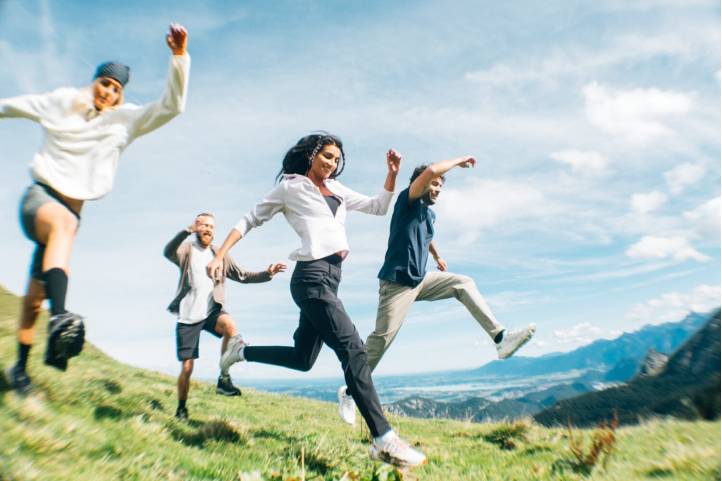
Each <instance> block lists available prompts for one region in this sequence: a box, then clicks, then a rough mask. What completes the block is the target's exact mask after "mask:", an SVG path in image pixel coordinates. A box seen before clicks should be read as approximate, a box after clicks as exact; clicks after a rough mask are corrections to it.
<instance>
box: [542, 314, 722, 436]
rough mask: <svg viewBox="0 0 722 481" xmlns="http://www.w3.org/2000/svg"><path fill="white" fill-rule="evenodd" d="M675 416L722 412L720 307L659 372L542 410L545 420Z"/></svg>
mask: <svg viewBox="0 0 722 481" xmlns="http://www.w3.org/2000/svg"><path fill="white" fill-rule="evenodd" d="M659 415H671V416H675V417H681V418H685V419H695V418H699V417H702V418H705V419H713V418H717V417H719V415H720V311H719V310H717V312H716V313H715V314H713V315H712V316H711V317H710V318H709V319H708V321H707V322H706V323H705V325H704V327H702V328H701V329H700V330H699V331H698V332H697V333H695V334H694V335H693V336H692V337H691V338H690V339H689V340H688V341H687V342H685V343H684V344H683V345H682V346H681V347H680V348H679V349H677V350H676V351H675V352H674V354H673V355H672V356H671V357H670V358H669V360H668V361H667V362H666V364H665V365H664V367H662V368H661V369H660V368H659V365H657V373H656V374H655V373H654V372H652V374H651V375H649V374H648V375H641V376H637V377H636V378H634V379H632V380H631V381H630V382H628V383H626V384H624V385H621V386H617V387H613V388H610V389H605V390H602V391H599V392H592V393H587V394H584V395H581V396H578V397H575V398H573V399H568V400H563V401H560V402H558V403H556V404H555V405H554V406H553V407H551V408H549V409H547V410H545V411H543V412H541V413H539V414H537V415H536V416H534V419H535V420H536V421H537V422H539V423H541V424H544V425H553V424H565V423H567V422H571V423H572V424H574V425H580V426H585V425H592V424H597V423H599V422H601V421H605V420H606V421H609V420H611V419H612V418H613V417H615V416H616V417H617V418H618V419H619V421H620V423H623V424H633V423H637V422H639V420H640V419H643V418H646V417H650V416H659Z"/></svg>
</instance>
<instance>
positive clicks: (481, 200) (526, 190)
mask: <svg viewBox="0 0 722 481" xmlns="http://www.w3.org/2000/svg"><path fill="white" fill-rule="evenodd" d="M550 209H551V205H550V204H549V203H548V201H547V199H545V197H544V194H543V193H542V192H541V191H540V190H538V189H537V188H536V187H534V186H531V185H528V184H524V183H521V182H507V181H500V180H481V179H478V180H474V181H473V182H471V183H470V184H469V185H468V186H467V187H466V188H461V189H449V190H448V191H445V192H444V193H443V198H442V199H441V202H440V203H439V207H438V210H439V215H440V216H443V218H444V221H445V222H449V224H450V226H451V227H452V228H455V229H456V230H458V231H460V232H461V233H462V237H461V238H460V241H461V242H462V243H471V242H473V241H474V240H476V238H477V237H478V235H479V234H480V232H481V230H483V229H486V228H489V227H492V226H494V225H495V224H497V223H499V222H504V223H509V222H510V221H514V220H519V219H522V218H538V217H539V216H542V215H545V214H546V213H547V212H548V210H550Z"/></svg>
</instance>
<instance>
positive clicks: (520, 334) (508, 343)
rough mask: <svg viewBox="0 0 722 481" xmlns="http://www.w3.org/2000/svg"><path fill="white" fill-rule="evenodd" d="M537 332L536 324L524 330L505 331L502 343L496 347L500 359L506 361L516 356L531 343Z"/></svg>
mask: <svg viewBox="0 0 722 481" xmlns="http://www.w3.org/2000/svg"><path fill="white" fill-rule="evenodd" d="M535 331H536V324H529V325H528V326H527V327H525V328H524V329H517V330H513V331H505V332H504V337H503V338H502V340H501V342H500V343H499V344H497V345H496V351H497V353H498V354H499V359H506V358H508V357H511V356H513V355H514V353H515V352H516V351H518V350H519V349H521V347H522V346H523V345H524V344H526V343H527V342H529V340H530V339H531V338H532V336H533V335H534V332H535Z"/></svg>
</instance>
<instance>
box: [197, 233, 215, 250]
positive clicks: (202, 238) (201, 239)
mask: <svg viewBox="0 0 722 481" xmlns="http://www.w3.org/2000/svg"><path fill="white" fill-rule="evenodd" d="M196 239H197V240H198V243H199V244H200V245H202V246H205V247H208V246H209V245H211V242H213V236H212V235H211V236H210V237H208V238H206V237H205V234H201V233H200V232H196ZM206 239H208V241H207V242H206Z"/></svg>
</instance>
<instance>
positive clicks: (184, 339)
mask: <svg viewBox="0 0 722 481" xmlns="http://www.w3.org/2000/svg"><path fill="white" fill-rule="evenodd" d="M221 314H227V312H226V311H224V310H223V309H221V308H220V307H218V308H216V309H213V312H211V313H210V314H209V315H208V317H206V318H205V319H204V320H202V321H200V322H196V323H195V324H183V323H182V322H178V323H176V325H175V346H176V355H177V356H178V360H179V361H185V360H186V359H198V343H199V341H200V339H201V331H206V332H209V333H211V334H213V335H214V336H216V337H223V336H221V335H220V334H218V333H217V332H216V324H217V323H218V318H219V317H220V316H221Z"/></svg>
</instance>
